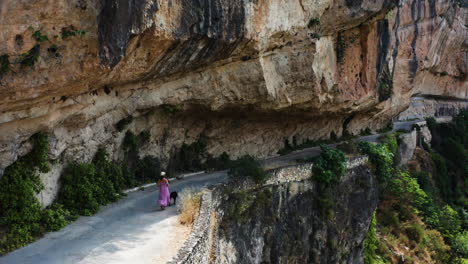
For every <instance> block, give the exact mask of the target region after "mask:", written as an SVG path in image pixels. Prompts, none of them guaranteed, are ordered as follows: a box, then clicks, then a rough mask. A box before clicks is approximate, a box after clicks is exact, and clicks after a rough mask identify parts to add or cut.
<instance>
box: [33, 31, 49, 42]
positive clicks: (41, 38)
mask: <svg viewBox="0 0 468 264" xmlns="http://www.w3.org/2000/svg"><path fill="white" fill-rule="evenodd" d="M32 37H33V38H34V39H35V40H36V41H37V42H39V43H40V42H44V41H47V40H49V38H48V37H47V36H46V35H42V33H41V31H40V30H36V31H34V33H33V34H32Z"/></svg>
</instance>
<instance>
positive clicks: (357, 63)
mask: <svg viewBox="0 0 468 264" xmlns="http://www.w3.org/2000/svg"><path fill="white" fill-rule="evenodd" d="M467 10H468V9H467V6H466V4H464V3H463V1H461V2H460V1H435V0H431V1H421V0H400V1H396V0H394V1H389V0H377V1H374V0H373V1H371V0H362V1H348V0H334V1H332V0H320V1H312V0H282V1H267V0H262V1H252V0H249V1H240V0H239V1H228V0H216V1H189V0H169V1H156V0H139V1H138V0H102V1H90V0H73V1H68V0H67V1H65V0H58V1H54V3H52V4H51V2H50V1H46V0H37V1H25V0H24V1H23V0H22V1H18V0H4V1H2V2H1V3H0V17H1V18H0V32H1V33H0V56H2V55H3V57H1V58H2V59H0V113H1V114H0V171H2V170H3V168H5V167H6V166H8V165H10V164H11V163H12V162H14V161H15V160H16V159H17V158H18V156H20V155H22V154H24V153H26V152H27V151H28V149H29V148H30V146H29V144H28V138H29V137H30V136H31V135H32V134H34V133H36V132H38V131H45V132H48V133H49V134H50V135H51V139H52V146H51V158H52V159H58V158H61V159H60V161H61V163H66V162H68V161H70V160H89V159H90V158H91V157H92V155H93V154H94V152H95V151H96V149H97V147H98V146H105V147H106V148H107V149H108V151H110V152H111V153H112V154H113V156H114V158H115V159H119V158H121V155H122V153H121V152H120V151H119V150H120V149H121V148H120V144H121V142H122V138H123V135H124V134H125V130H124V131H121V132H119V131H118V130H117V129H116V127H115V124H116V123H117V122H119V121H120V120H122V119H124V118H126V117H128V116H129V115H132V116H134V119H133V122H132V123H131V124H129V125H128V127H127V128H126V129H132V130H133V131H135V132H140V131H143V130H149V131H150V133H151V140H150V144H148V145H147V146H145V147H144V149H143V150H142V153H143V154H152V155H156V156H158V157H160V158H161V159H162V160H163V162H164V161H167V159H168V157H169V156H170V155H171V151H173V150H174V149H176V148H178V147H179V146H180V145H181V144H182V143H183V142H191V141H193V140H195V139H196V138H197V136H198V134H199V133H201V132H202V131H204V132H205V134H206V135H207V136H208V150H209V151H210V152H211V153H212V154H215V155H216V154H219V153H222V152H223V151H227V152H228V153H230V154H233V156H236V155H240V154H245V153H250V154H255V155H257V156H263V157H264V156H268V155H271V154H273V153H275V152H276V151H277V150H278V149H279V148H281V147H282V146H283V142H284V138H292V137H293V136H296V138H298V139H299V140H305V139H316V138H323V137H329V136H330V135H331V133H332V132H333V133H335V134H336V135H338V136H339V135H341V134H342V133H343V132H344V131H347V132H349V133H358V132H359V131H360V130H361V129H363V128H366V127H370V128H372V129H377V128H379V127H381V126H383V125H384V124H385V123H386V122H387V121H389V120H390V119H391V118H392V117H394V116H395V115H397V114H398V113H399V112H401V111H402V110H404V109H405V108H406V107H407V106H408V103H409V99H410V97H411V96H413V95H415V94H425V95H437V96H448V97H450V98H456V99H462V100H463V99H464V100H466V99H468V93H467V90H468V85H467V82H466V66H467V61H468V59H467V46H468V43H467V39H468V37H467V35H468V31H467V28H466V22H467V15H468V12H467ZM44 36H46V37H47V38H46V39H45V38H44ZM168 107H169V109H177V111H175V113H174V111H167V109H168ZM168 112H169V113H168ZM44 177H46V176H44Z"/></svg>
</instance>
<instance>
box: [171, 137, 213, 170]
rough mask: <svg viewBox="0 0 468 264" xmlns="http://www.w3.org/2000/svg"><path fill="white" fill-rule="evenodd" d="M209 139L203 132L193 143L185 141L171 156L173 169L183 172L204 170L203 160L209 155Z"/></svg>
mask: <svg viewBox="0 0 468 264" xmlns="http://www.w3.org/2000/svg"><path fill="white" fill-rule="evenodd" d="M207 141H208V139H207V137H206V135H205V134H204V133H201V134H200V135H199V136H198V139H197V140H196V141H195V142H193V143H192V144H190V145H187V144H185V143H184V144H183V145H182V146H181V148H180V149H179V151H177V152H176V153H174V155H173V156H172V158H171V162H170V163H171V166H172V168H171V170H172V171H182V172H192V171H200V170H203V169H204V166H203V162H204V160H205V159H206V158H208V156H209V155H208V152H207V150H206V147H207Z"/></svg>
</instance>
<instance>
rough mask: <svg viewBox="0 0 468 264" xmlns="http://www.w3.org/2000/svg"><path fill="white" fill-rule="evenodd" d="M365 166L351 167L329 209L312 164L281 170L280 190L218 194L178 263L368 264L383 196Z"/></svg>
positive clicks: (248, 187)
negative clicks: (366, 252)
mask: <svg viewBox="0 0 468 264" xmlns="http://www.w3.org/2000/svg"><path fill="white" fill-rule="evenodd" d="M365 162H366V159H363V158H355V159H352V160H351V162H348V164H347V167H348V173H347V174H346V176H345V177H343V179H342V180H341V182H340V183H339V184H338V185H337V186H334V187H333V191H332V192H333V194H332V195H331V197H329V198H330V199H331V200H330V201H328V202H331V205H330V204H329V206H330V208H329V209H327V206H325V205H324V203H326V202H327V201H324V200H323V198H324V197H323V196H322V195H321V194H319V193H320V192H319V190H318V186H317V183H316V182H315V181H313V180H311V179H310V177H311V176H312V175H311V167H312V165H311V164H303V165H297V166H293V167H287V168H281V169H277V170H275V171H273V172H271V175H272V178H270V180H269V182H272V183H273V184H269V183H267V184H265V185H263V186H262V187H258V186H257V187H256V188H255V187H254V186H255V185H254V184H240V186H243V187H242V188H241V190H240V191H239V190H238V189H237V188H234V189H233V187H232V185H228V186H224V187H223V186H217V187H215V188H214V189H213V190H212V191H209V192H208V193H206V194H204V196H203V202H202V208H201V209H200V217H199V218H198V219H197V222H196V224H195V226H194V229H193V233H192V234H191V236H190V238H189V239H188V240H187V242H186V244H185V246H184V247H182V249H181V250H180V251H179V254H178V256H177V257H176V258H175V259H174V260H173V261H172V262H171V263H200V261H201V262H208V261H209V262H210V263H363V259H362V249H363V241H364V238H365V236H366V234H367V230H368V227H369V223H370V220H371V217H372V214H373V211H374V210H375V208H376V206H377V193H378V191H377V182H376V179H375V178H374V176H373V175H372V173H371V171H370V169H369V168H368V167H367V166H366V165H365ZM240 186H237V187H240Z"/></svg>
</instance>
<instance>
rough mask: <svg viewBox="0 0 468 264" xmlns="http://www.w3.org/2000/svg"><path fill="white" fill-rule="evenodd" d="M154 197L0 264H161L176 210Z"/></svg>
mask: <svg viewBox="0 0 468 264" xmlns="http://www.w3.org/2000/svg"><path fill="white" fill-rule="evenodd" d="M416 122H420V121H409V122H397V123H395V125H394V130H397V129H401V128H403V129H410V128H411V126H412V124H414V123H416ZM378 137H379V135H372V136H366V137H361V138H359V139H358V140H362V141H370V142H375V141H377V138H378ZM319 154H320V148H319V147H313V148H307V149H304V150H301V151H295V152H292V153H289V154H287V155H284V156H281V157H273V158H270V159H267V160H265V161H264V162H263V163H264V166H265V167H266V168H268V169H271V168H277V167H282V166H286V165H291V164H294V163H296V161H297V160H298V159H304V158H310V157H313V156H317V155H319ZM226 179H227V175H226V172H225V171H224V172H215V173H211V174H202V175H197V176H195V177H191V178H187V179H184V180H181V181H176V182H173V183H172V184H171V190H177V191H180V190H182V189H183V188H185V187H193V188H202V187H205V186H208V185H211V184H214V183H218V182H222V181H225V180H226ZM157 195H158V193H157V190H156V187H154V186H153V187H151V188H148V189H146V190H145V191H136V192H132V193H130V194H129V195H128V196H127V197H125V198H123V199H121V200H120V201H118V202H116V203H114V204H111V205H108V206H106V207H103V208H102V209H101V211H100V212H99V213H97V214H95V215H94V216H90V217H80V218H79V219H78V220H77V221H75V222H74V223H72V224H70V225H69V226H67V227H65V228H64V229H62V230H60V231H58V232H53V233H48V234H47V235H46V236H45V237H44V238H42V239H40V240H38V241H36V242H34V243H32V244H30V245H28V246H26V247H24V248H21V249H18V250H16V251H14V252H12V253H10V254H9V255H7V256H4V257H1V258H0V263H1V264H20V263H21V264H55V263H57V264H69V263H70V264H71V263H73V264H74V263H80V264H84V263H92V264H100V263H138V264H139V263H161V262H163V261H158V259H155V256H158V252H159V251H160V249H162V248H166V249H167V244H164V243H163V242H164V241H167V238H171V239H172V238H174V236H175V232H176V231H177V230H176V229H177V228H176V226H177V224H176V222H177V219H176V214H177V212H176V209H175V208H174V207H172V208H168V209H167V210H165V211H158V210H157V206H156V197H157ZM163 238H166V240H163ZM174 239H175V238H174ZM158 249H159V251H158ZM172 250H174V252H176V251H177V249H174V248H172ZM174 254H175V253H174Z"/></svg>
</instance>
